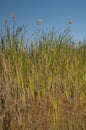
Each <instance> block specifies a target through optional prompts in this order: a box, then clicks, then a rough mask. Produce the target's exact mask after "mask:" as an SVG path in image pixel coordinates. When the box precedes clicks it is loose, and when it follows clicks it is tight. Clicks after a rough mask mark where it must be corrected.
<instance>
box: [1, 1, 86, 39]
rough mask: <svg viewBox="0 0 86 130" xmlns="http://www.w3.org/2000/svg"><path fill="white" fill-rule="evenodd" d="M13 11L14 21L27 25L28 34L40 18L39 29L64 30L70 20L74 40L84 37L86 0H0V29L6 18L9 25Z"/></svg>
mask: <svg viewBox="0 0 86 130" xmlns="http://www.w3.org/2000/svg"><path fill="white" fill-rule="evenodd" d="M12 12H14V14H15V20H16V23H17V24H19V25H22V24H24V25H27V27H28V34H29V33H32V32H33V31H34V30H36V27H37V25H36V21H37V19H39V18H41V19H42V20H43V23H42V24H41V25H40V27H39V28H40V29H41V28H43V29H48V30H49V29H51V28H52V27H54V28H55V30H58V29H59V28H60V29H61V30H64V29H65V28H66V27H67V26H68V20H70V19H71V20H72V21H73V24H72V25H71V30H72V33H73V36H74V39H75V40H79V39H81V40H82V39H83V38H84V37H86V0H0V29H1V28H3V26H4V22H3V21H4V18H7V20H8V24H9V25H10V26H11V24H12V20H11V14H12Z"/></svg>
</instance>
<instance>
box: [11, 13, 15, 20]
mask: <svg viewBox="0 0 86 130" xmlns="http://www.w3.org/2000/svg"><path fill="white" fill-rule="evenodd" d="M11 18H12V19H13V20H14V18H15V16H14V12H12V15H11Z"/></svg>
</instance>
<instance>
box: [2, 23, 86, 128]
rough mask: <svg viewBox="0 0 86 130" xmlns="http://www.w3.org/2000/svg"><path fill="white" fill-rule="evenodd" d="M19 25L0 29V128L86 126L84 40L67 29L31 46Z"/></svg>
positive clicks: (51, 33)
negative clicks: (73, 37)
mask: <svg viewBox="0 0 86 130" xmlns="http://www.w3.org/2000/svg"><path fill="white" fill-rule="evenodd" d="M23 34H24V33H23V27H21V26H18V27H16V28H15V29H13V32H11V31H10V29H9V28H8V26H7V25H6V32H5V33H4V34H3V33H1V35H0V123H1V125H0V129H1V130H85V129H86V42H85V41H83V42H79V43H78V46H76V45H75V43H74V41H73V40H72V39H71V37H70V36H69V34H70V31H69V30H68V29H66V30H65V31H64V32H63V33H62V34H59V35H56V34H55V33H54V31H50V32H49V33H48V34H45V33H44V32H42V33H41V34H40V36H39V37H38V38H37V39H35V38H34V40H33V42H31V44H30V45H29V47H27V46H26V41H25V38H24V35H23Z"/></svg>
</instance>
